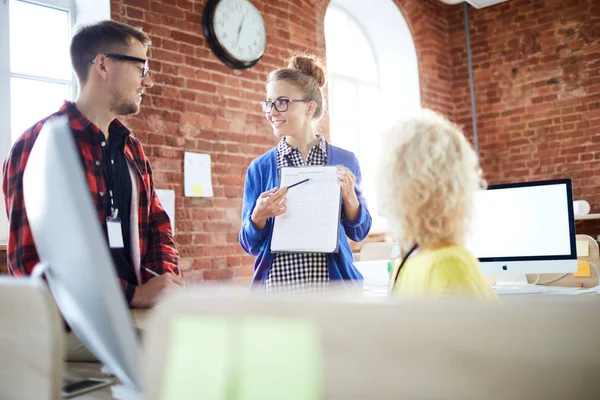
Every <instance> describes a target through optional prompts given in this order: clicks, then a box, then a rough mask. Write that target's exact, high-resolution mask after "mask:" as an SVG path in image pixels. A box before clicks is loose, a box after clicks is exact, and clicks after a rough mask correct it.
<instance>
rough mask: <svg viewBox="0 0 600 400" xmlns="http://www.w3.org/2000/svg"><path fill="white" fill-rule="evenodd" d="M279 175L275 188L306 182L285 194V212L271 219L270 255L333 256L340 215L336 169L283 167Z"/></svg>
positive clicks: (336, 244)
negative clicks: (323, 254) (306, 254)
mask: <svg viewBox="0 0 600 400" xmlns="http://www.w3.org/2000/svg"><path fill="white" fill-rule="evenodd" d="M280 173H281V176H280V181H279V187H283V186H290V185H293V184H294V183H297V182H300V181H302V180H304V179H307V178H308V179H310V180H309V181H308V182H306V183H302V184H300V185H298V186H295V187H293V188H290V189H289V190H288V193H287V195H286V197H287V211H286V212H285V214H283V215H280V216H278V217H275V224H274V227H273V236H272V239H271V252H273V253H285V252H296V253H302V252H311V253H312V252H315V253H333V252H336V251H337V250H338V237H339V236H338V232H339V226H340V211H341V207H340V205H341V188H340V185H339V184H338V182H337V172H336V167H335V166H334V165H325V166H311V167H283V168H281V172H280Z"/></svg>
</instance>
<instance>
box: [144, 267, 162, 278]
mask: <svg viewBox="0 0 600 400" xmlns="http://www.w3.org/2000/svg"><path fill="white" fill-rule="evenodd" d="M142 268H144V269H145V270H146V271H148V272H150V273H151V274H152V275H154V276H160V274H159V273H156V272H154V271H152V270H151V269H148V268H146V267H142Z"/></svg>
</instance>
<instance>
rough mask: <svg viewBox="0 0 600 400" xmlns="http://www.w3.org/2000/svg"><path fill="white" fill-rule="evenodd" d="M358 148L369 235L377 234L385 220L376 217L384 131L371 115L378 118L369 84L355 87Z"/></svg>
mask: <svg viewBox="0 0 600 400" xmlns="http://www.w3.org/2000/svg"><path fill="white" fill-rule="evenodd" d="M358 98H359V99H360V101H359V109H358V118H359V121H358V126H359V128H358V130H359V137H358V148H359V151H358V152H357V153H356V155H357V157H358V160H359V162H360V168H361V172H362V176H363V180H362V184H361V190H362V191H363V195H364V197H365V199H367V204H368V206H369V212H370V213H371V216H372V217H373V225H372V231H373V232H381V231H383V230H384V229H385V221H384V219H383V218H382V217H380V216H379V210H378V207H377V206H378V204H379V202H378V199H377V175H378V172H379V171H378V168H379V154H381V151H382V149H383V141H382V134H383V132H384V130H383V128H382V124H381V119H380V118H378V117H374V116H379V115H381V111H380V107H381V104H380V99H381V95H380V92H379V88H378V87H377V86H375V85H373V84H368V83H360V84H359V86H358Z"/></svg>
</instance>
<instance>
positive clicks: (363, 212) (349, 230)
mask: <svg viewBox="0 0 600 400" xmlns="http://www.w3.org/2000/svg"><path fill="white" fill-rule="evenodd" d="M346 167H347V168H348V169H349V170H350V171H352V173H353V174H354V176H356V184H355V185H354V191H355V192H356V197H357V198H358V202H359V203H360V206H359V210H358V216H357V217H356V219H355V220H354V221H349V220H347V219H346V218H345V216H344V215H343V214H344V212H343V210H342V225H343V226H344V231H345V232H346V236H348V237H349V238H350V239H351V240H353V241H355V242H360V241H361V240H363V239H364V238H366V237H367V235H368V234H369V231H370V230H371V222H372V220H371V214H370V213H369V210H368V208H367V202H366V201H365V198H364V197H363V195H362V192H361V191H360V184H361V182H362V174H361V172H360V166H359V165H358V159H357V158H356V156H355V155H354V154H352V160H351V163H350V165H347V166H346Z"/></svg>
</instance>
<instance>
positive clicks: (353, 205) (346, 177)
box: [336, 165, 360, 221]
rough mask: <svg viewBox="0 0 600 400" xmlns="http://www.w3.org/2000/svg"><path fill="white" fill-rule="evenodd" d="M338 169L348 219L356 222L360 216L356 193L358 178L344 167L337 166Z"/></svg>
mask: <svg viewBox="0 0 600 400" xmlns="http://www.w3.org/2000/svg"><path fill="white" fill-rule="evenodd" d="M336 168H337V178H338V183H339V185H340V187H341V188H342V201H343V202H344V212H345V214H346V218H348V219H349V220H350V221H354V220H355V219H356V217H357V216H358V211H359V209H360V203H359V202H358V197H356V192H355V190H354V185H355V184H356V177H355V176H354V174H353V173H352V171H350V170H349V169H348V168H346V167H344V166H342V165H337V166H336Z"/></svg>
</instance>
